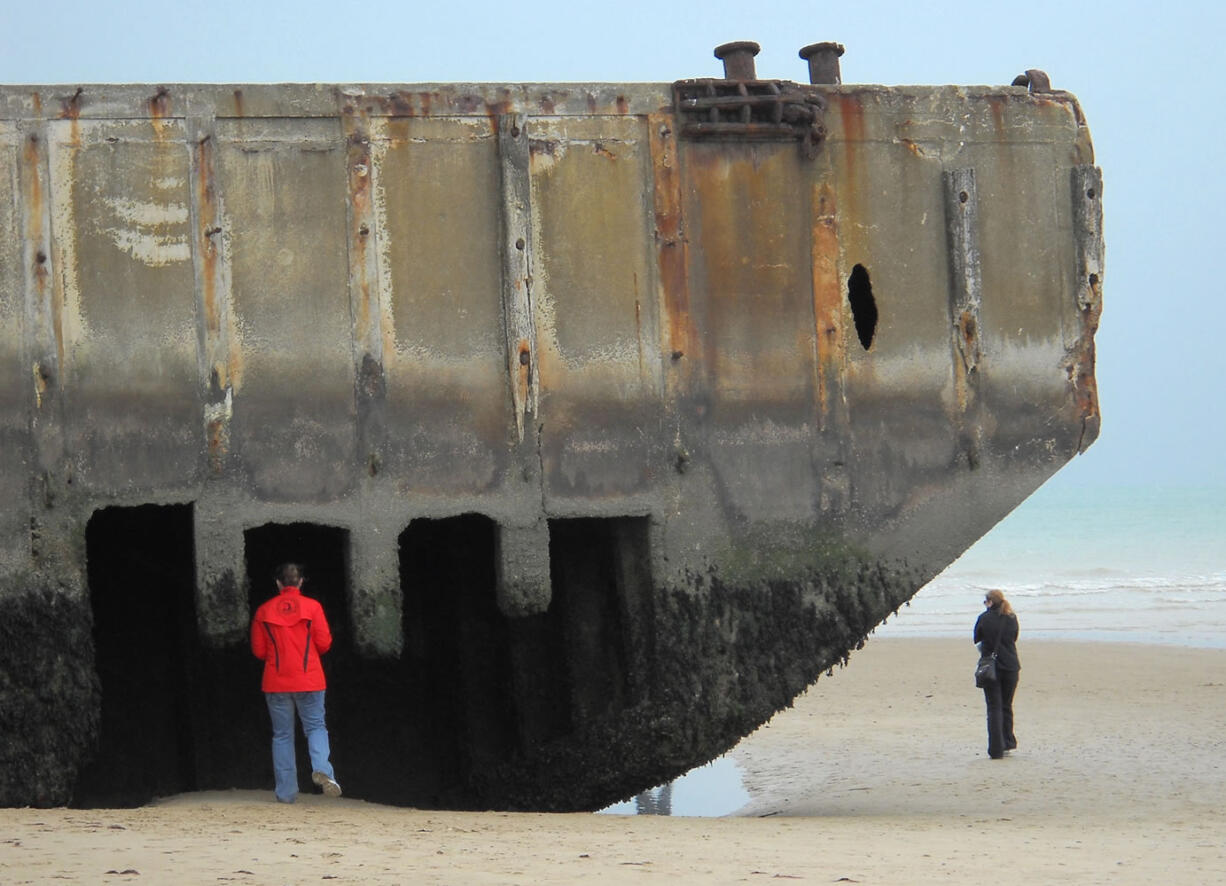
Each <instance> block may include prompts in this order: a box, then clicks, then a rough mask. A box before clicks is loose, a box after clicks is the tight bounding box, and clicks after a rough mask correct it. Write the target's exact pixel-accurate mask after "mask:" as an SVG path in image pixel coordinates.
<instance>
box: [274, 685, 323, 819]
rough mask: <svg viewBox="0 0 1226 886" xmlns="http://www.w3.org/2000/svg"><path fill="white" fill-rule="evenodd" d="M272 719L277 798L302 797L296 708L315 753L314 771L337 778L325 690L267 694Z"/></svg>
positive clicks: (289, 799) (312, 760)
mask: <svg viewBox="0 0 1226 886" xmlns="http://www.w3.org/2000/svg"><path fill="white" fill-rule="evenodd" d="M264 700H265V701H266V702H267V703H268V716H269V717H270V718H271V719H272V769H273V772H274V773H275V774H276V779H277V787H276V791H277V799H278V800H280V801H281V802H282V803H292V802H294V798H295V797H297V796H298V762H297V760H296V759H295V755H294V709H295V708H297V709H298V718H299V719H300V720H302V733H303V735H305V736H306V740H307V749H308V750H309V751H310V754H311V769H312V770H313V771H315V772H322V773H323V774H324V775H326V776H328V778H335V777H336V776H335V773H334V772H333V771H332V763H331V762H330V761H329V760H328V757H329V756H330V755H331V749H330V748H329V746H328V727H327V726H325V725H324V690H322V689H320V690H318V691H317V692H265V693H264Z"/></svg>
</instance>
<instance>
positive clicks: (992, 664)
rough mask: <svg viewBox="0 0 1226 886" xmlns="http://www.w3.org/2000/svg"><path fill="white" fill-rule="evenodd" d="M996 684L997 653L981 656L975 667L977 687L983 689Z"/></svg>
mask: <svg viewBox="0 0 1226 886" xmlns="http://www.w3.org/2000/svg"><path fill="white" fill-rule="evenodd" d="M995 682H996V653H995V652H993V653H992V654H991V655H981V656H979V664H977V665H975V685H976V686H978V687H979V688H980V689H982V688H983V687H985V686H988V685H991V684H992V683H995Z"/></svg>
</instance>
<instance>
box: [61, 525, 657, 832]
mask: <svg viewBox="0 0 1226 886" xmlns="http://www.w3.org/2000/svg"><path fill="white" fill-rule="evenodd" d="M550 533H551V543H550V565H551V581H552V592H553V596H552V601H551V604H550V606H549V608H548V611H546V612H544V613H541V614H539V615H533V616H528V617H523V618H508V617H506V616H504V615H503V614H502V612H501V611H500V610H499V608H498V605H497V568H496V563H497V543H496V540H497V526H496V524H495V523H494V522H493V521H492V520H490V519H489V518H487V517H483V516H479V515H464V516H459V517H452V518H447V519H438V520H433V519H419V520H414V521H413V522H412V523H411V524H410V525H409V526H408V528H407V529H405V531H404V532H403V533H402V534H401V536H400V539H399V541H400V583H401V589H402V593H403V601H404V609H403V622H402V628H403V631H404V652H403V654H402V655H401V657H400V658H399V659H391V658H383V659H381V658H366V657H363V656H362V655H359V654H358V652H357V649H358V648H359V645H360V644H358V643H357V642H355V641H356V640H357V639H358V638H355V637H354V634H353V631H354V627H353V624H354V623H353V620H352V618H351V612H350V606H351V599H350V598H351V596H352V594H351V589H350V588H349V587H348V585H347V582H348V580H349V575H350V570H349V569H348V564H347V558H348V557H349V551H350V549H349V536H348V532H347V531H346V530H344V529H340V528H334V527H327V526H319V525H315V524H308V523H292V524H266V525H264V526H260V527H256V528H253V529H249V530H247V531H246V532H245V533H244V545H245V551H244V555H245V560H246V568H247V580H248V588H249V591H248V603H249V608H250V611H251V612H254V610H255V608H256V607H258V606H259V604H260V603H262V602H263V601H264V600H266V599H268V598H270V597H271V596H272V595H273V594H275V593H276V585H275V582H274V580H273V574H274V569H275V567H276V566H277V565H278V564H280V563H283V562H296V563H299V564H300V565H301V566H302V567H303V570H304V573H305V576H306V580H305V581H304V583H303V593H305V594H306V595H308V596H311V597H314V598H315V599H317V600H318V601H319V602H320V603H321V604H322V605H323V607H324V611H325V613H326V614H327V617H328V621H329V623H330V626H331V628H332V635H333V644H332V648H331V649H330V650H329V651H328V653H327V654H326V655H324V656H323V662H324V671H325V674H326V676H327V681H328V687H327V696H326V705H327V723H328V728H329V733H330V737H331V745H332V762H333V765H334V766H335V769H336V773H337V778H338V780H339V781H340V782H341V784H342V786H343V787H344V789H345V793H346V795H348V796H351V797H357V798H362V799H368V800H372V801H376V802H384V803H393V804H399V805H413V806H419V807H440V808H491V807H493V808H497V807H503V808H508V807H517V806H518V807H521V808H522V807H531V806H533V805H535V806H536V807H537V808H573V805H572V804H570V803H568V802H567V800H566V796H567V795H566V794H565V793H564V792H565V791H566V786H564V785H555V784H552V783H551V778H550V775H549V767H548V766H545V761H548V760H551V759H554V755H555V754H557V753H558V752H559V750H560V749H562V748H568V747H569V745H568V744H567V743H568V742H570V741H572V740H576V741H578V740H579V739H578V738H577V737H578V736H582V735H584V734H591V731H590V730H589V728H588V727H590V726H592V725H593V724H595V723H596V722H597V721H601V722H604V723H605V724H606V725H607V724H608V723H609V722H611V720H612V721H615V719H616V718H617V717H618V716H619V714H620V712H621V711H623V710H624V709H625V708H626V707H628V706H631V705H633V704H635V703H637V702H638V701H640V700H642V699H644V698H645V697H646V695H647V693H648V687H647V674H648V673H649V672H650V661H649V658H650V646H651V616H650V608H651V595H650V591H651V580H650V575H649V566H648V563H649V551H648V523H647V520H646V519H644V518H613V519H572V520H555V521H551V522H550ZM87 548H88V558H89V586H90V597H91V601H92V604H93V613H94V621H95V636H96V641H97V652H96V666H97V670H98V673H99V676H100V679H101V685H102V698H103V702H102V726H101V734H100V738H99V748H98V753H97V756H96V758H95V759H94V761H93V762H92V763H91V764H89V765H88V766H86V767H85V768H84V769H83V770H82V771H81V773H80V777H79V780H78V784H77V791H76V801H75V802H76V804H77V805H81V806H114V805H137V804H140V803H145V802H148V801H149V800H151V799H153V798H155V797H158V796H166V795H170V794H174V793H179V792H183V791H190V790H216V789H227V788H245V789H251V788H254V789H261V790H265V789H267V790H271V788H272V763H271V754H270V740H271V729H270V725H269V719H268V713H267V709H266V706H265V704H264V696H263V693H262V691H261V688H260V674H261V670H262V664H261V663H260V662H258V661H256V660H255V658H254V657H253V656H252V655H251V652H250V649H249V648H248V644H247V643H246V642H245V641H244V642H242V643H237V644H231V645H228V646H225V647H223V648H211V647H205V646H204V645H202V643H201V641H200V639H199V637H198V634H197V627H196V618H195V606H194V595H195V581H194V565H193V564H194V552H193V529H192V509H191V507H190V506H177V507H158V506H152V505H149V506H143V507H136V508H108V509H106V510H103V511H99V512H98V513H97V514H95V515H94V518H93V519H92V520H91V521H90V524H89V528H88V532H87ZM572 737H574V738H573V739H572ZM296 745H297V757H298V769H299V785H300V789H301V790H303V791H311V790H313V786H312V784H311V779H310V773H311V769H310V758H309V755H308V754H307V750H306V746H305V741H304V739H303V737H302V735H301V730H300V729H299V730H296ZM573 750H575V749H571V751H573ZM608 751H609V749H608V748H603V747H592V748H590V749H587V750H584V751H581V752H580V753H582V754H585V755H586V754H590V755H591V757H592V760H593V764H599V763H600V761H601V760H602V758H603V757H604V756H605V755H607V753H608ZM568 753H571V752H570V751H568ZM529 772H533V773H543V774H536V775H533V776H531V779H532V782H531V784H529V783H526V782H524V781H522V778H523V777H524V776H525V775H526V773H529ZM516 773H519V774H516ZM512 784H517V785H518V787H516V788H512V787H511V785H512ZM524 788H528V789H529V791H530V795H525V794H523V793H521V791H522V789H524ZM560 791H561V792H563V793H559V792H560ZM578 802H579V805H582V804H583V803H586V801H578Z"/></svg>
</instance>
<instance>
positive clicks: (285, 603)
mask: <svg viewBox="0 0 1226 886" xmlns="http://www.w3.org/2000/svg"><path fill="white" fill-rule="evenodd" d="M331 647H332V630H331V629H330V628H329V627H328V619H327V618H325V617H324V608H323V607H322V606H320V605H319V601H317V600H313V599H311V598H310V597H304V596H302V592H301V591H300V590H299V589H298V588H293V587H286V588H282V589H281V593H279V594H277V596H275V597H273V598H272V599H270V600H265V601H264V603H263V605H261V606H260V608H259V609H257V610H256V611H255V618H253V619H252V620H251V651H252V652H253V653H255V657H256V658H259V659H263V661H264V679H263V680H262V681H261V683H260V688H261V689H263V690H264V691H265V692H315V691H317V690H319V689H323V688H325V687H326V686H327V682H326V681H325V679H324V669H323V667H322V666H321V665H320V662H319V656H320V655H322V654H323V653H325V652H327V651H328V650H329V649H330V648H331Z"/></svg>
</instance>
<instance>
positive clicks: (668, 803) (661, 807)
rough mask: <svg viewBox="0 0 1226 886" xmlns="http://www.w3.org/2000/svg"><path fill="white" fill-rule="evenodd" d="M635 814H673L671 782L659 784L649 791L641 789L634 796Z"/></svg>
mask: <svg viewBox="0 0 1226 886" xmlns="http://www.w3.org/2000/svg"><path fill="white" fill-rule="evenodd" d="M634 812H635V814H636V815H672V814H673V783H672V782H671V781H670V782H669V783H668V784H665V785H660V787H658V788H652V789H651V790H650V791H643V793H641V794H639V795H638V796H637V797H635V798H634Z"/></svg>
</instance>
